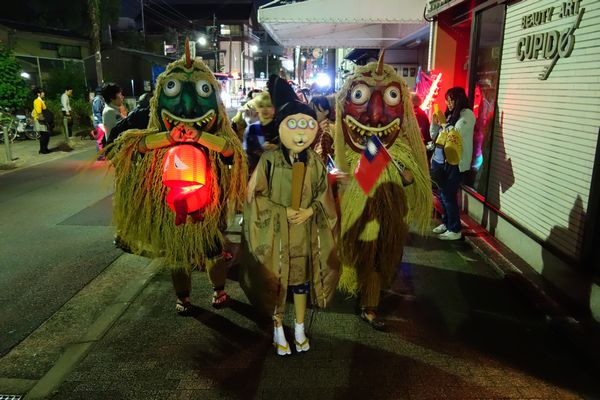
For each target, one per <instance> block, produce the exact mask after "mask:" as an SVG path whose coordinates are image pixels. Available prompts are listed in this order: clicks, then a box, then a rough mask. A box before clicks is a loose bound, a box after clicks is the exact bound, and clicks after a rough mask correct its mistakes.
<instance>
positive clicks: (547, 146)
mask: <svg viewBox="0 0 600 400" xmlns="http://www.w3.org/2000/svg"><path fill="white" fill-rule="evenodd" d="M426 16H427V17H428V18H429V19H430V20H431V24H432V28H433V29H432V48H431V55H430V64H431V65H430V67H431V69H432V70H433V71H436V72H442V73H443V76H444V78H443V83H442V88H441V90H440V94H442V95H441V96H440V97H439V98H438V103H439V104H440V108H441V109H445V104H444V98H443V93H445V91H446V90H447V89H448V88H450V87H452V86H462V87H464V88H465V89H467V93H468V94H469V99H471V102H472V104H473V111H474V112H475V115H476V117H477V123H476V129H475V135H474V146H473V147H474V153H473V164H472V168H471V171H470V173H469V176H468V177H467V178H466V179H465V184H464V185H463V190H462V194H463V195H462V207H463V209H464V211H465V212H467V213H468V214H469V215H470V216H471V217H472V218H474V219H475V220H476V221H477V222H478V223H480V224H481V225H482V226H483V227H484V228H485V229H487V230H488V231H489V232H490V233H492V234H493V235H494V236H495V237H496V238H497V239H498V240H499V241H501V242H502V243H504V244H505V245H507V246H508V247H509V248H510V249H511V250H513V251H514V252H515V253H516V255H517V256H518V257H519V258H520V259H521V260H522V261H524V265H526V266H527V268H530V269H531V270H532V271H534V272H535V273H536V274H537V277H536V279H539V281H540V282H541V284H543V285H545V286H546V287H549V288H550V291H551V293H552V294H553V295H556V296H558V297H560V299H561V300H564V301H566V302H567V303H568V304H570V305H572V306H573V309H576V310H579V311H580V312H581V313H583V314H588V313H589V314H590V315H592V316H594V318H595V319H596V320H598V321H600V286H599V283H600V279H599V277H600V267H599V261H598V259H599V257H598V256H597V255H596V254H595V253H596V249H597V248H598V245H599V244H600V243H599V241H598V207H599V201H598V190H599V189H598V186H599V185H600V182H599V178H600V177H599V171H598V169H599V168H600V166H599V165H600V164H599V162H598V161H599V156H598V137H599V128H600V42H598V37H600V25H599V22H600V2H597V1H594V0H566V1H565V0H562V1H556V0H521V1H502V0H493V1H475V2H463V1H457V0H454V1H448V0H432V1H429V3H428V8H427V12H426Z"/></svg>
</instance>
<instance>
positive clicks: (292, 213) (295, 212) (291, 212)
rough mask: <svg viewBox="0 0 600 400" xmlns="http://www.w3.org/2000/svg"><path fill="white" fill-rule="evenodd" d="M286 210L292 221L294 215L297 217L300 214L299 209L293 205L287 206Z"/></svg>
mask: <svg viewBox="0 0 600 400" xmlns="http://www.w3.org/2000/svg"><path fill="white" fill-rule="evenodd" d="M285 212H286V214H287V219H288V221H291V218H292V217H295V216H296V214H298V211H296V210H294V209H293V208H292V207H286V208H285Z"/></svg>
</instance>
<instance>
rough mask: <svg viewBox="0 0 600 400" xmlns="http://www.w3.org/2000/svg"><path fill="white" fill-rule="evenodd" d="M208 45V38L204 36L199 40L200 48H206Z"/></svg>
mask: <svg viewBox="0 0 600 400" xmlns="http://www.w3.org/2000/svg"><path fill="white" fill-rule="evenodd" d="M206 43H207V41H206V38H205V37H204V36H200V37H199V38H198V44H199V45H200V46H206Z"/></svg>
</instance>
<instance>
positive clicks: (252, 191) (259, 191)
mask: <svg viewBox="0 0 600 400" xmlns="http://www.w3.org/2000/svg"><path fill="white" fill-rule="evenodd" d="M269 158H270V157H269V156H268V154H267V153H264V154H263V155H262V156H261V157H260V159H259V160H258V164H257V165H256V168H255V169H254V172H253V173H252V176H251V177H250V182H249V183H248V197H249V201H250V199H254V200H256V203H257V207H259V209H264V208H268V207H282V208H284V209H285V206H284V205H282V204H279V203H276V202H274V201H273V200H271V198H270V196H269V195H270V193H269V192H270V188H269V179H271V177H270V175H272V173H271V171H269V170H270V169H271V168H273V166H272V162H271V160H269Z"/></svg>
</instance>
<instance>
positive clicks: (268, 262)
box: [240, 102, 339, 355]
mask: <svg viewBox="0 0 600 400" xmlns="http://www.w3.org/2000/svg"><path fill="white" fill-rule="evenodd" d="M276 120H277V122H278V124H279V125H278V126H279V134H280V138H281V143H282V147H281V148H279V149H277V150H271V151H267V152H265V153H263V155H262V156H261V158H260V160H259V162H258V165H257V167H256V170H255V171H254V173H253V175H252V177H251V179H250V182H249V184H248V198H247V202H246V205H245V208H244V241H245V246H244V249H245V257H244V262H243V271H242V277H241V280H240V284H241V286H242V288H243V289H244V291H245V292H246V295H247V296H248V298H249V299H250V301H251V302H252V303H253V304H254V305H255V306H256V307H258V308H259V309H260V310H261V311H263V312H265V313H269V314H270V315H272V317H273V320H274V333H273V336H274V340H273V342H274V343H273V344H274V345H275V347H276V349H277V353H278V354H279V355H286V354H290V353H291V351H290V349H289V345H288V343H287V340H286V338H285V335H284V333H283V327H282V323H283V316H284V312H285V303H286V297H287V292H288V288H290V289H291V291H292V292H293V294H294V296H293V297H294V309H295V329H294V332H295V338H294V342H295V344H296V351H298V352H301V351H307V350H308V349H309V342H308V339H307V338H306V335H305V332H304V315H305V310H306V303H307V297H308V295H310V297H311V301H312V303H313V305H315V306H317V307H321V308H322V307H326V306H327V305H328V304H329V303H330V302H331V299H332V297H333V295H334V292H335V287H336V285H337V280H338V272H339V261H338V258H337V254H336V248H335V243H336V242H335V236H334V232H335V230H334V229H335V226H336V221H337V218H336V213H335V206H334V200H333V196H332V193H331V190H330V187H329V185H328V182H327V171H326V168H325V166H324V165H323V163H322V162H321V160H320V158H319V156H318V155H317V154H316V153H315V152H314V151H313V150H311V149H310V148H308V147H309V146H310V143H311V142H312V140H313V139H314V136H315V135H316V131H317V124H316V121H315V116H314V113H313V112H312V110H311V109H310V108H309V107H307V106H306V105H301V103H299V102H292V103H291V104H290V103H288V104H286V105H285V106H284V107H283V110H279V111H278V115H277V117H276ZM294 164H303V166H302V167H301V169H302V171H301V174H300V176H301V177H302V179H300V180H299V181H298V176H299V175H298V173H294V172H293V171H294V169H296V167H297V166H298V165H296V166H294ZM295 186H296V188H297V189H294V187H295ZM294 190H297V193H300V194H301V196H300V197H299V200H300V202H299V205H297V207H294V204H293V203H294V197H295V196H294V195H293V194H292V193H293V192H294ZM296 197H297V196H296Z"/></svg>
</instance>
